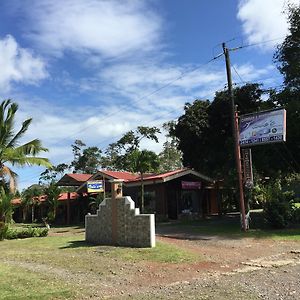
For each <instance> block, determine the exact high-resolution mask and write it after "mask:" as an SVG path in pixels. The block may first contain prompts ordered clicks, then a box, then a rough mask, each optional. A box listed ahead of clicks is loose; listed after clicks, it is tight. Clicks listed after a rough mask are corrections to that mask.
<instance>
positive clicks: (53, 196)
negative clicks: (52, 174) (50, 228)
mask: <svg viewBox="0 0 300 300" xmlns="http://www.w3.org/2000/svg"><path fill="white" fill-rule="evenodd" d="M44 192H45V194H46V196H47V204H48V208H49V211H48V215H47V218H48V220H49V221H50V222H54V221H55V218H56V210H57V207H58V204H59V202H58V198H59V195H60V193H61V189H60V188H59V187H58V186H57V185H56V184H55V183H54V182H52V183H51V184H50V185H49V186H48V187H46V188H45V190H44Z"/></svg>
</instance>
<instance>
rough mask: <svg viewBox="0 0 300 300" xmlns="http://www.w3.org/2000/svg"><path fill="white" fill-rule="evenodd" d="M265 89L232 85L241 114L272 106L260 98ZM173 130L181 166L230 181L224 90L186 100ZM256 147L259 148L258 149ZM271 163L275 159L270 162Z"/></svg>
mask: <svg viewBox="0 0 300 300" xmlns="http://www.w3.org/2000/svg"><path fill="white" fill-rule="evenodd" d="M263 93H264V91H263V90H262V89H261V88H260V86H259V85H258V84H246V85H244V86H242V87H238V88H235V89H234V97H235V103H236V104H237V105H238V107H239V110H240V114H245V113H249V112H254V111H260V110H265V109H267V108H270V107H272V103H270V102H269V101H263V100H262V99H261V98H262V97H261V96H262V95H263ZM184 110H185V112H184V114H183V115H182V116H181V117H179V119H178V122H177V124H176V125H175V127H174V129H173V130H172V134H173V135H175V137H176V138H178V140H179V142H178V147H179V149H180V150H181V151H182V153H183V164H184V166H188V167H193V168H195V169H196V170H199V171H200V172H204V173H206V174H208V175H210V176H212V177H214V178H216V179H224V177H225V179H226V181H228V184H229V183H231V181H232V178H231V177H233V176H232V175H233V174H234V171H233V170H234V151H233V138H232V121H231V107H230V102H229V100H228V93H227V91H221V92H217V93H216V95H215V98H214V100H213V101H212V102H209V101H208V100H195V101H194V103H192V104H190V103H187V104H186V105H185V107H184ZM258 150H259V149H258ZM273 165H274V163H273Z"/></svg>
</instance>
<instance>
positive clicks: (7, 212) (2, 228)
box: [0, 187, 13, 241]
mask: <svg viewBox="0 0 300 300" xmlns="http://www.w3.org/2000/svg"><path fill="white" fill-rule="evenodd" d="M12 198H13V197H12V195H11V194H10V193H9V192H8V191H6V190H5V189H4V188H3V187H0V241H1V240H3V239H4V238H5V235H6V232H7V230H8V224H9V223H10V222H11V220H12V215H13V206H12V204H11V200H12Z"/></svg>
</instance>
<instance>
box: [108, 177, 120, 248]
mask: <svg viewBox="0 0 300 300" xmlns="http://www.w3.org/2000/svg"><path fill="white" fill-rule="evenodd" d="M123 181H124V180H123V179H112V180H110V181H109V182H110V183H111V201H112V203H111V206H112V207H111V223H112V243H113V244H116V242H117V225H118V224H117V222H118V215H117V199H118V198H121V197H122V196H123V188H122V183H123Z"/></svg>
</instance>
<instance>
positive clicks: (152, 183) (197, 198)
mask: <svg viewBox="0 0 300 300" xmlns="http://www.w3.org/2000/svg"><path fill="white" fill-rule="evenodd" d="M111 179H123V180H124V183H123V194H124V195H127V196H131V198H132V199H133V200H134V201H135V203H136V206H137V207H140V206H141V184H142V181H141V178H140V176H139V175H138V174H133V173H130V172H116V171H107V170H101V171H99V172H97V173H96V174H95V175H93V176H92V177H90V179H89V180H102V181H103V183H104V192H105V194H106V195H108V194H109V193H110V184H109V180H111ZM143 183H144V198H145V203H144V205H145V212H149V213H155V214H156V217H157V218H169V219H178V218H181V217H185V216H193V217H195V218H197V217H204V216H206V215H211V214H216V213H218V212H219V206H218V201H217V198H218V197H217V189H216V186H215V182H214V181H213V180H212V179H211V178H209V177H207V176H205V175H202V174H201V173H199V172H196V171H194V170H192V169H188V168H185V169H180V170H175V171H171V172H167V173H163V174H145V175H144V179H143ZM77 192H78V193H83V192H86V184H82V185H81V186H80V187H79V188H78V189H77Z"/></svg>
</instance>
